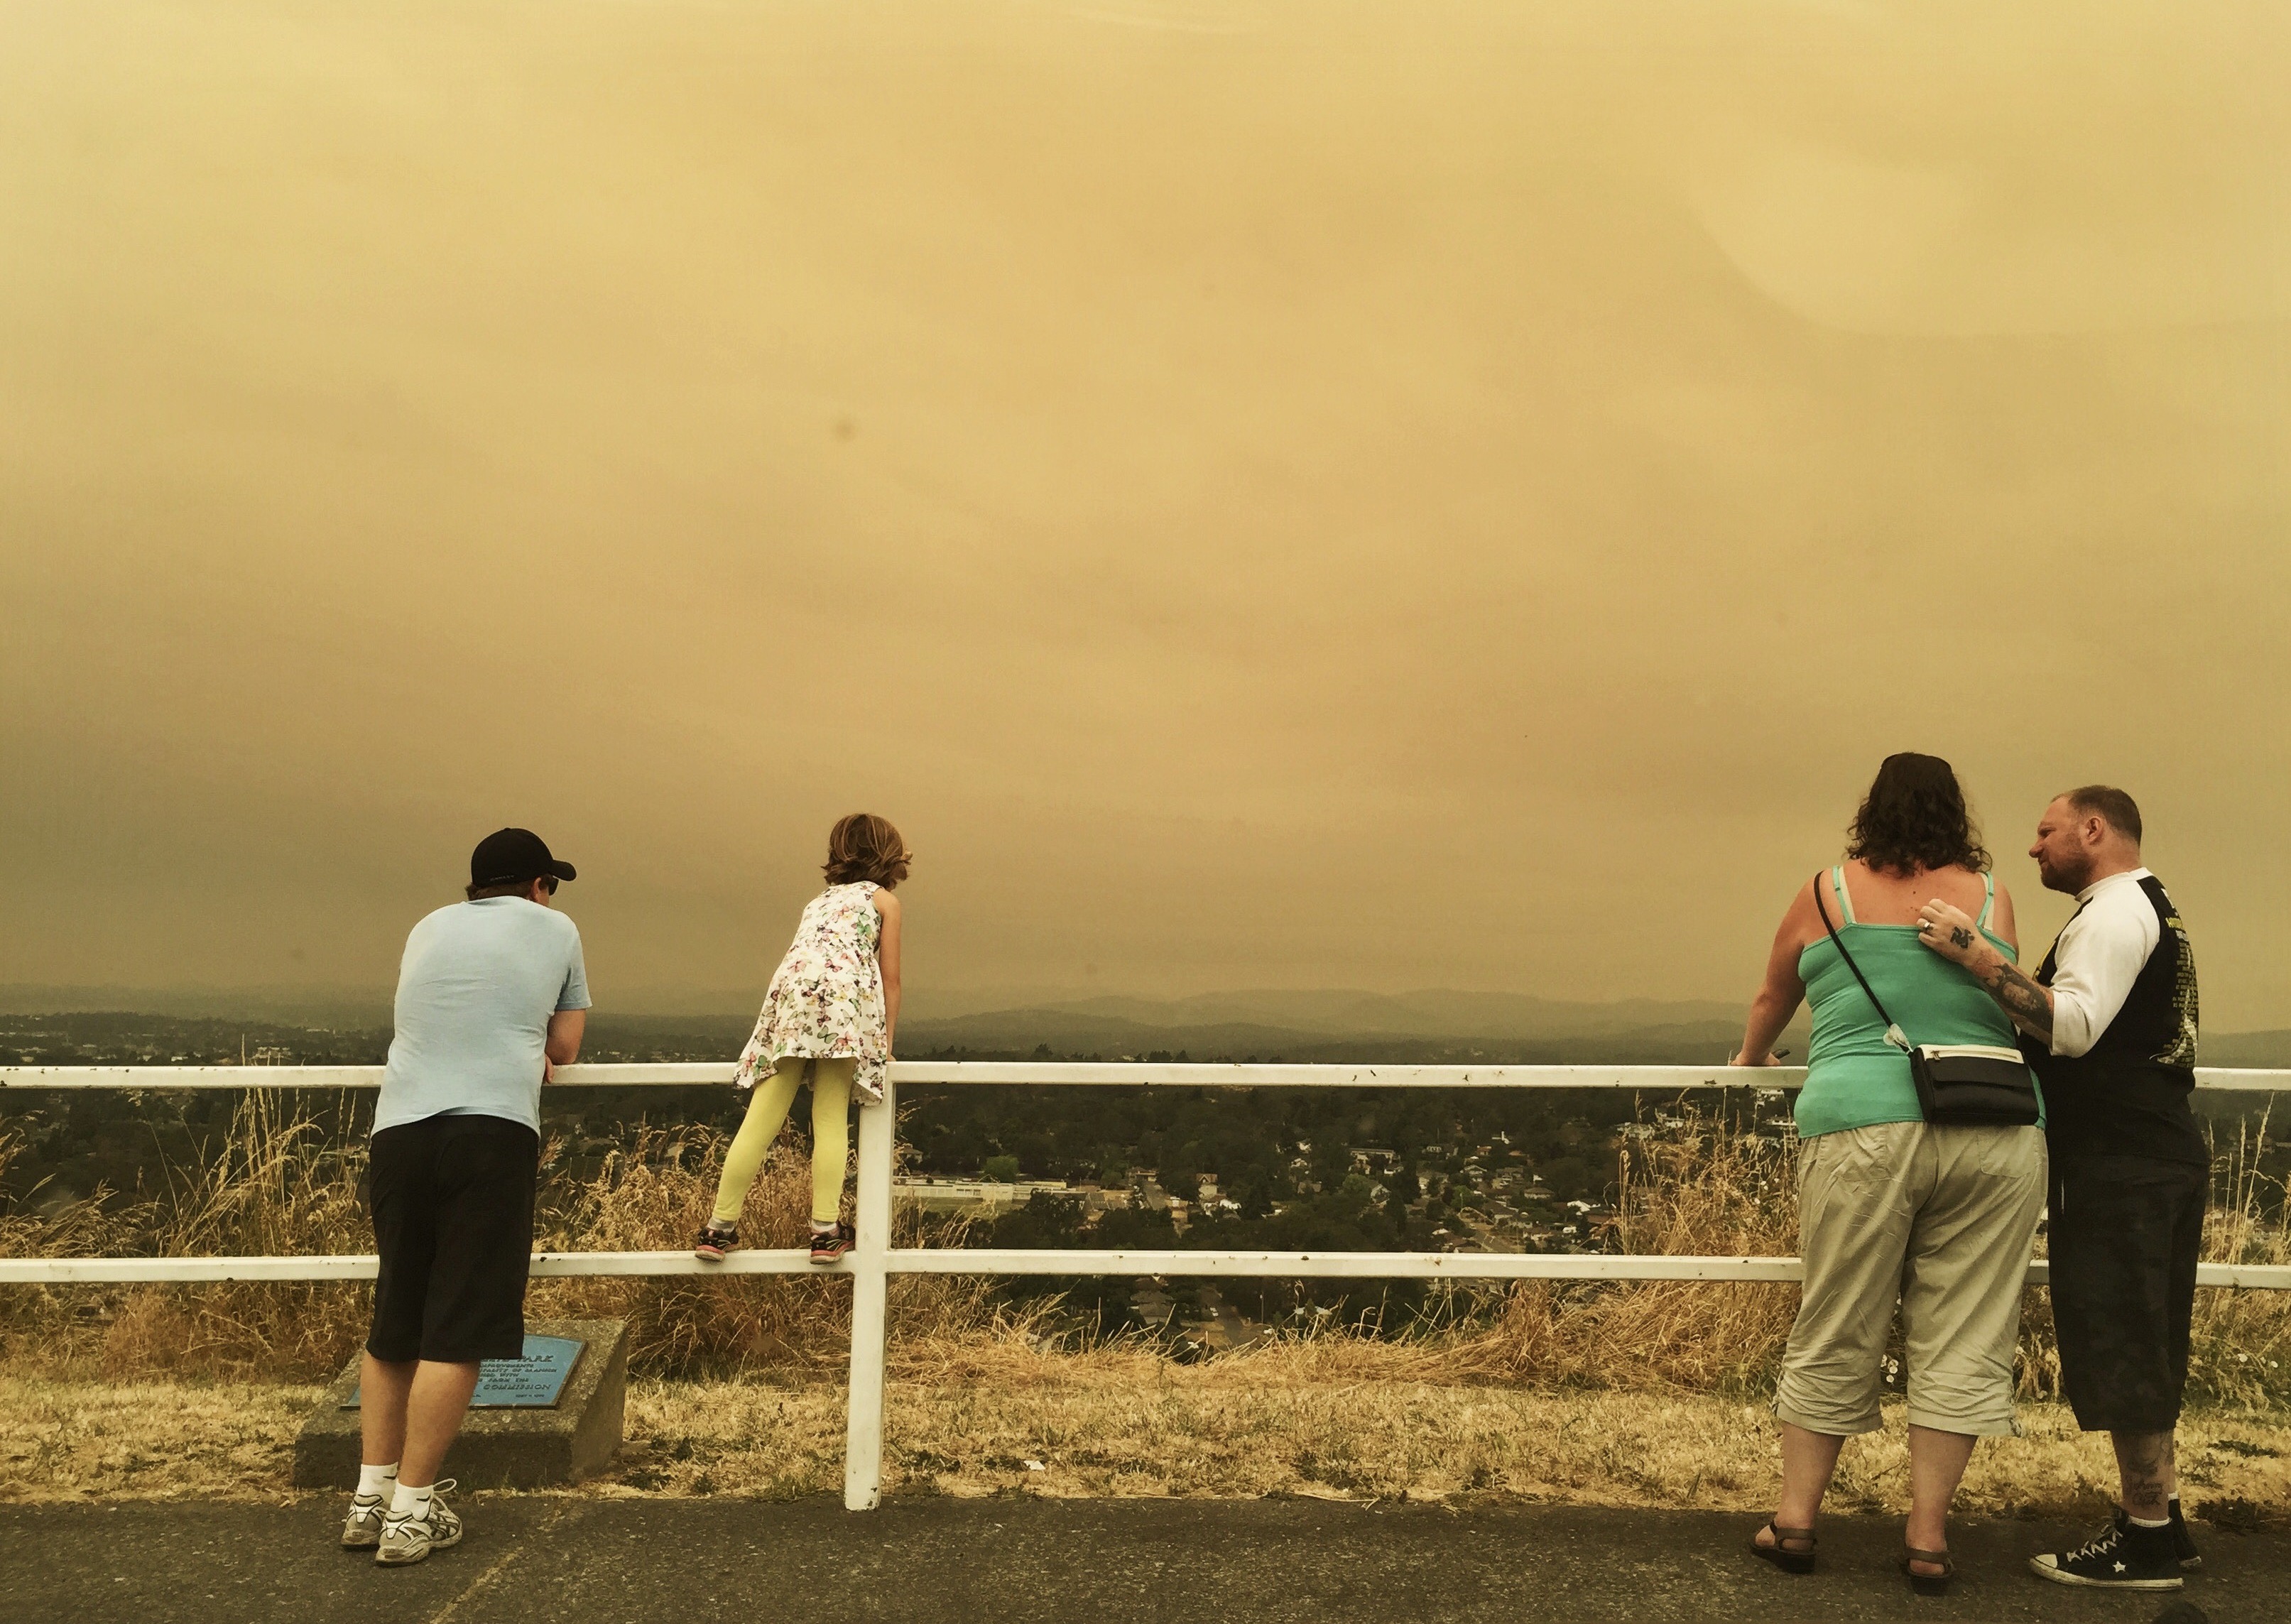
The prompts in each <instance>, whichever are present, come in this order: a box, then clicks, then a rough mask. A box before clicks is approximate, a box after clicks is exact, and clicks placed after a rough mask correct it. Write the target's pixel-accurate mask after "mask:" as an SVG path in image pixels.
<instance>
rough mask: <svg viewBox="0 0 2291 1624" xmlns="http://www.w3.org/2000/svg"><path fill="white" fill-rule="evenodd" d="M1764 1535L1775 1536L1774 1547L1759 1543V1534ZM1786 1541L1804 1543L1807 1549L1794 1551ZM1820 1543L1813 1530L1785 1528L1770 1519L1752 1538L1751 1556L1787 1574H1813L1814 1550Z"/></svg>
mask: <svg viewBox="0 0 2291 1624" xmlns="http://www.w3.org/2000/svg"><path fill="white" fill-rule="evenodd" d="M1764 1533H1770V1534H1772V1535H1773V1537H1774V1542H1773V1544H1772V1545H1761V1544H1759V1543H1758V1534H1764ZM1785 1541H1802V1542H1803V1543H1804V1545H1805V1549H1803V1550H1795V1551H1794V1550H1792V1549H1790V1548H1789V1545H1788V1544H1787V1543H1785ZM1819 1543H1820V1541H1819V1540H1815V1538H1814V1537H1813V1530H1812V1529H1811V1528H1784V1527H1783V1526H1782V1525H1781V1524H1779V1523H1776V1522H1774V1521H1773V1519H1771V1518H1769V1519H1768V1520H1767V1523H1766V1525H1765V1526H1764V1528H1761V1529H1760V1530H1758V1533H1757V1534H1752V1535H1751V1536H1750V1555H1751V1556H1756V1558H1757V1559H1758V1560H1759V1561H1761V1562H1771V1563H1773V1564H1774V1565H1775V1566H1776V1567H1778V1568H1780V1569H1781V1571H1782V1572H1785V1573H1811V1572H1813V1548H1814V1547H1815V1546H1816V1545H1817V1544H1819Z"/></svg>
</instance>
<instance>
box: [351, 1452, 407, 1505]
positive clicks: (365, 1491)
mask: <svg viewBox="0 0 2291 1624" xmlns="http://www.w3.org/2000/svg"><path fill="white" fill-rule="evenodd" d="M397 1489H398V1462H396V1461H395V1460H393V1461H391V1462H390V1464H389V1465H388V1466H373V1465H364V1466H361V1467H358V1499H362V1500H373V1499H378V1500H380V1501H381V1502H382V1504H383V1505H384V1506H387V1505H389V1504H390V1496H391V1495H392V1494H393V1493H395V1492H396V1491H397Z"/></svg>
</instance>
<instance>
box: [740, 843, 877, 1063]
mask: <svg viewBox="0 0 2291 1624" xmlns="http://www.w3.org/2000/svg"><path fill="white" fill-rule="evenodd" d="M876 889H877V887H876V886H875V885H874V883H873V882H872V881H871V880H859V881H857V882H856V883H855V884H851V885H831V886H829V887H828V888H827V889H825V890H824V891H822V892H821V893H820V894H819V895H818V896H815V897H813V898H812V899H811V901H810V902H808V903H807V904H804V910H803V921H802V922H801V923H800V924H799V925H797V926H796V928H795V940H794V942H793V943H792V944H791V945H789V947H788V950H787V957H786V958H784V959H783V960H781V961H780V968H779V970H778V972H777V973H776V974H775V975H774V976H773V977H772V985H771V987H770V989H769V990H768V992H766V993H765V994H764V1009H763V1013H762V1014H760V1015H759V1016H758V1017H756V1031H755V1035H754V1036H752V1037H751V1038H750V1039H749V1040H748V1046H747V1048H745V1049H742V1050H741V1051H740V1069H739V1070H738V1071H737V1072H735V1073H733V1075H732V1081H733V1083H734V1084H735V1085H736V1086H737V1087H738V1088H740V1089H752V1088H753V1087H755V1086H756V1081H757V1079H758V1078H760V1077H768V1076H770V1075H771V1073H772V1072H773V1070H774V1069H775V1068H776V1067H777V1065H779V1063H780V1061H781V1059H782V1058H783V1057H786V1056H790V1055H794V1056H798V1057H802V1058H805V1059H820V1060H826V1059H855V1060H856V1061H858V1063H859V1064H858V1065H857V1066H856V1068H855V1070H854V1074H853V1076H852V1079H851V1082H852V1086H853V1087H854V1088H855V1089H858V1091H859V1093H860V1094H861V1095H862V1096H863V1097H864V1098H866V1099H868V1100H870V1101H874V1102H880V1100H881V1099H882V1097H883V1075H884V1071H885V1068H886V1067H887V1066H888V1065H889V1064H890V1060H891V1041H890V1033H889V1030H888V1025H889V1024H888V1021H886V1019H885V1018H884V1011H883V969H882V965H881V963H880V961H878V960H877V958H876V948H877V946H878V945H879V944H880V941H881V939H882V934H883V916H882V915H881V914H880V913H878V912H875V892H876Z"/></svg>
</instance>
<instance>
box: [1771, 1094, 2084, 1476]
mask: <svg viewBox="0 0 2291 1624" xmlns="http://www.w3.org/2000/svg"><path fill="white" fill-rule="evenodd" d="M2044 1206H2045V1134H2044V1130H2042V1129H2041V1128H1933V1127H1929V1126H1927V1125H1926V1124H1925V1123H1924V1122H1880V1123H1878V1124H1877V1125H1876V1126H1874V1127H1869V1128H1851V1129H1847V1130H1844V1131H1842V1132H1838V1133H1825V1134H1820V1135H1817V1136H1816V1137H1814V1138H1811V1139H1808V1140H1806V1141H1805V1144H1804V1145H1803V1146H1800V1147H1799V1150H1798V1250H1799V1251H1800V1252H1801V1253H1802V1254H1803V1255H1804V1257H1805V1296H1804V1298H1802V1299H1801V1300H1800V1302H1799V1304H1798V1311H1797V1323H1795V1324H1794V1325H1792V1326H1791V1327H1790V1334H1789V1349H1788V1351H1786V1352H1785V1353H1784V1354H1783V1355H1782V1373H1781V1385H1780V1387H1779V1388H1778V1389H1777V1391H1776V1393H1775V1395H1774V1414H1775V1415H1776V1416H1778V1417H1780V1418H1781V1419H1783V1420H1785V1421H1789V1422H1790V1423H1792V1424H1793V1425H1795V1426H1798V1427H1805V1429H1806V1430H1807V1431H1808V1432H1818V1433H1827V1434H1829V1435H1833V1436H1844V1435H1850V1434H1853V1433H1864V1432H1875V1431H1876V1430H1877V1428H1878V1427H1879V1426H1880V1425H1881V1424H1882V1423H1881V1421H1880V1419H1879V1416H1878V1412H1877V1395H1878V1394H1879V1392H1880V1391H1881V1390H1882V1388H1883V1387H1884V1372H1883V1370H1882V1364H1883V1362H1884V1359H1885V1336H1886V1332H1887V1331H1889V1330H1891V1329H1892V1326H1893V1310H1894V1306H1895V1305H1896V1304H1897V1303H1898V1304H1899V1306H1900V1308H1901V1331H1902V1338H1903V1340H1904V1341H1905V1342H1906V1344H1907V1346H1908V1354H1909V1358H1908V1363H1909V1423H1910V1425H1911V1426H1914V1427H1933V1428H1935V1429H1937V1430H1939V1431H1941V1432H1956V1433H1970V1434H1973V1435H1976V1436H1996V1435H2009V1434H2014V1433H2017V1432H2018V1430H2019V1427H2018V1426H2017V1425H2016V1424H2015V1422H2014V1419H2013V1349H2014V1343H2015V1342H2016V1341H2017V1340H2018V1339H2019V1338H2020V1334H2021V1290H2022V1284H2023V1282H2024V1278H2025V1276H2026V1274H2027V1273H2028V1267H2029V1248H2030V1242H2031V1241H2032V1240H2033V1238H2034V1237H2035V1235H2036V1232H2037V1218H2038V1215H2039V1214H2040V1213H2042V1212H2043V1210H2044Z"/></svg>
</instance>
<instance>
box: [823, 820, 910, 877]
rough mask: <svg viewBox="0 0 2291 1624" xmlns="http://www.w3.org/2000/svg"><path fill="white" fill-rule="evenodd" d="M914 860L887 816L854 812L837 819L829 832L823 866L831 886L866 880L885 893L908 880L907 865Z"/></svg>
mask: <svg viewBox="0 0 2291 1624" xmlns="http://www.w3.org/2000/svg"><path fill="white" fill-rule="evenodd" d="M913 861H914V854H913V853H912V852H911V851H909V850H908V849H907V843H906V842H905V841H904V840H901V839H900V838H899V832H898V831H897V830H896V829H894V828H893V827H891V820H890V819H889V818H888V817H877V816H875V815H874V814H873V813H872V812H854V813H853V814H852V815H851V816H848V817H846V818H839V819H838V820H836V824H835V827H834V828H832V829H831V830H829V831H828V833H827V863H826V864H825V867H826V871H827V883H828V884H830V885H850V884H852V883H853V882H855V881H856V880H872V881H873V882H874V883H875V884H877V885H880V886H881V887H882V888H884V889H885V890H887V891H888V890H890V889H892V888H894V887H896V885H897V884H898V883H899V881H900V880H904V879H905V878H906V877H907V865H908V864H910V863H912V862H913Z"/></svg>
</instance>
